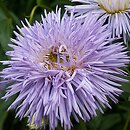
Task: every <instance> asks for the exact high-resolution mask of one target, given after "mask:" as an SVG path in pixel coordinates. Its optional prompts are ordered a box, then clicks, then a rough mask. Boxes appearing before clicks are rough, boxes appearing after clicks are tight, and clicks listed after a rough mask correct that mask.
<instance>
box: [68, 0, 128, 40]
mask: <svg viewBox="0 0 130 130" xmlns="http://www.w3.org/2000/svg"><path fill="white" fill-rule="evenodd" d="M72 2H81V3H83V5H77V6H74V7H73V6H66V7H67V9H69V10H72V9H74V10H75V12H77V14H78V15H80V16H81V17H86V16H87V14H88V13H90V12H91V13H93V14H95V16H97V17H98V18H103V19H105V22H106V21H108V28H109V29H110V30H111V31H112V37H121V36H122V35H123V37H124V41H125V42H126V35H129V36H130V0H72Z"/></svg>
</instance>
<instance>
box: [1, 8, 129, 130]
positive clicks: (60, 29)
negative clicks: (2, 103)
mask: <svg viewBox="0 0 130 130" xmlns="http://www.w3.org/2000/svg"><path fill="white" fill-rule="evenodd" d="M26 23H27V26H26V25H24V24H23V27H22V28H21V29H20V28H19V27H18V30H19V33H17V32H14V33H15V35H16V39H11V41H12V42H13V43H14V44H10V47H11V48H13V50H12V51H8V52H7V55H8V56H10V57H11V60H9V61H3V64H4V65H8V68H5V69H4V70H3V71H2V77H3V78H4V81H3V82H7V83H9V84H10V85H9V87H8V90H7V93H6V95H5V96H4V97H3V99H6V100H7V99H8V98H10V97H11V96H13V95H14V94H18V97H17V98H16V100H15V101H14V102H13V103H12V104H11V105H10V107H9V110H10V109H16V110H17V115H16V116H17V117H20V118H21V119H22V118H24V117H29V119H28V122H29V123H32V122H33V124H34V125H35V126H36V127H41V125H42V122H44V125H46V124H45V122H47V121H48V122H49V126H50V130H54V129H55V128H56V127H57V124H58V121H60V123H61V126H62V127H64V129H65V130H66V129H69V130H70V129H71V126H72V123H71V118H70V117H71V116H73V117H74V118H75V120H76V121H77V122H79V119H78V117H80V118H81V119H83V120H84V121H86V120H88V121H89V120H90V119H91V118H92V117H94V116H96V111H97V110H100V111H101V112H103V110H102V108H106V107H109V108H111V106H110V105H109V99H111V100H112V101H113V102H114V103H117V102H118V100H117V99H116V97H117V96H119V95H120V94H121V93H122V90H120V89H118V88H117V87H118V86H121V85H120V84H119V83H118V82H125V81H127V80H125V79H123V78H121V77H120V75H124V72H123V70H121V68H120V67H125V66H126V64H127V63H128V62H129V60H128V56H127V52H126V51H125V50H126V48H125V47H123V46H122V43H115V44H110V43H111V41H110V40H107V38H108V37H109V36H110V35H111V33H109V32H108V30H107V29H106V26H102V24H101V23H100V22H99V21H98V22H97V19H96V18H91V15H88V16H87V17H86V20H85V22H83V21H82V20H77V19H75V18H74V16H73V13H71V14H70V16H68V15H67V14H66V13H65V14H64V15H63V17H62V18H61V9H59V10H57V11H56V13H54V12H51V13H49V14H47V13H46V12H45V17H42V22H40V23H39V22H36V23H35V24H34V25H32V26H31V25H30V24H29V23H28V21H27V20H26Z"/></svg>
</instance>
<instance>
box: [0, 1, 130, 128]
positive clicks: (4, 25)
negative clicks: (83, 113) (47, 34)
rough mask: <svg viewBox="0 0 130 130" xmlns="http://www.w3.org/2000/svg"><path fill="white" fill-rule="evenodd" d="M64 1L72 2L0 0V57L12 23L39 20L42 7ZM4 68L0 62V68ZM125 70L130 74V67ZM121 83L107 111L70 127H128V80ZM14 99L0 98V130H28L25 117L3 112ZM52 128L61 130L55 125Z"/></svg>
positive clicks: (1, 92)
mask: <svg viewBox="0 0 130 130" xmlns="http://www.w3.org/2000/svg"><path fill="white" fill-rule="evenodd" d="M66 4H67V5H68V4H69V5H70V4H71V5H72V3H71V2H70V1H69V0H0V60H6V59H8V57H6V55H5V52H6V51H7V50H9V49H10V48H9V47H8V43H10V38H11V37H14V35H13V30H16V31H17V29H16V25H18V26H19V27H21V23H20V21H21V20H22V21H24V20H25V18H27V19H28V20H29V21H30V23H33V21H34V20H38V21H39V20H40V16H41V14H43V13H44V9H46V10H47V11H51V10H55V7H56V5H59V7H62V8H63V7H64V5H66ZM63 11H64V9H63ZM129 45H130V43H128V51H129V52H130V46H129ZM4 67H5V66H2V65H1V64H0V71H1V70H2V69H3V68H4ZM125 69H126V71H127V72H128V73H129V74H130V67H129V68H125ZM128 78H129V76H128ZM122 85H123V86H122V87H121V88H122V89H123V90H124V93H123V94H122V96H121V97H120V98H119V103H118V104H117V105H115V104H113V103H111V106H112V109H111V110H110V109H106V110H104V114H100V113H98V116H97V117H96V118H94V119H92V120H91V121H90V122H86V123H84V122H83V121H82V120H81V121H80V123H77V122H75V121H74V120H73V119H72V122H73V125H74V126H73V128H72V130H130V83H123V84H122ZM5 90H6V87H4V86H0V97H2V96H3V95H4V93H5ZM14 99H15V96H14V97H12V98H11V99H10V100H9V101H7V102H4V101H3V100H2V99H0V130H30V127H29V126H28V125H27V123H26V121H27V119H24V120H21V121H20V119H17V118H15V111H9V112H7V109H8V107H9V105H10V104H11V103H12V101H13V100H14ZM41 129H42V130H43V128H41ZM47 130H48V128H47ZM56 130H63V129H62V128H61V127H60V125H59V126H58V128H57V129H56Z"/></svg>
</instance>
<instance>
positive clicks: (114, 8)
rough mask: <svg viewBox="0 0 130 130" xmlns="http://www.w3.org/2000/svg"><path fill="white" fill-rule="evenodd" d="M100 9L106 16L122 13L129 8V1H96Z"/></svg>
mask: <svg viewBox="0 0 130 130" xmlns="http://www.w3.org/2000/svg"><path fill="white" fill-rule="evenodd" d="M97 1H98V5H99V6H100V8H101V9H103V10H105V11H106V12H107V13H108V14H115V13H122V12H123V11H126V10H127V9H128V8H129V5H130V2H129V0H97Z"/></svg>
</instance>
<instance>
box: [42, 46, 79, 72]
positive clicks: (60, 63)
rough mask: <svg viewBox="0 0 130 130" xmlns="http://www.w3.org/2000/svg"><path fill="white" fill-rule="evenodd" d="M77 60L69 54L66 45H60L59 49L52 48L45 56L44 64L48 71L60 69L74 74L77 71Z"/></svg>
mask: <svg viewBox="0 0 130 130" xmlns="http://www.w3.org/2000/svg"><path fill="white" fill-rule="evenodd" d="M76 59H77V58H76V56H75V55H74V54H73V53H72V54H69V52H68V51H67V47H66V46H65V45H60V46H59V47H54V46H52V47H51V48H50V49H49V50H48V53H47V54H46V55H45V56H44V60H43V62H44V63H45V64H44V67H45V68H46V69H49V70H51V69H60V70H63V71H67V72H69V74H73V72H74V70H75V69H76V66H75V61H76ZM71 60H72V61H71Z"/></svg>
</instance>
